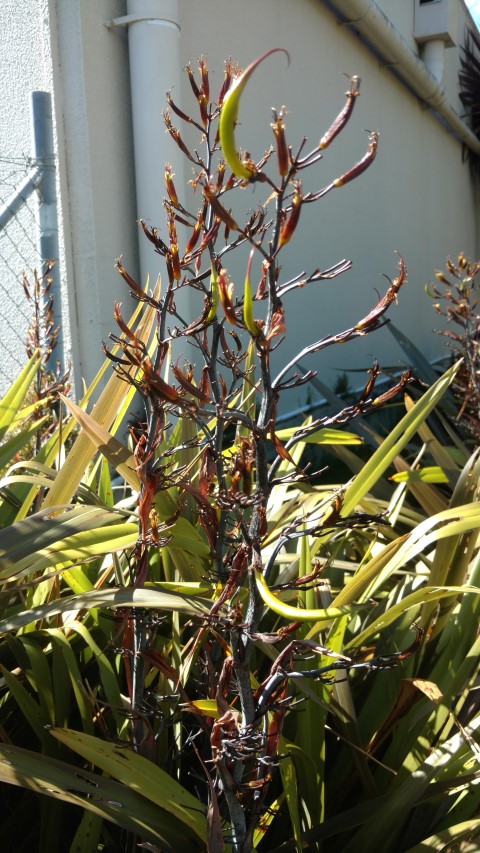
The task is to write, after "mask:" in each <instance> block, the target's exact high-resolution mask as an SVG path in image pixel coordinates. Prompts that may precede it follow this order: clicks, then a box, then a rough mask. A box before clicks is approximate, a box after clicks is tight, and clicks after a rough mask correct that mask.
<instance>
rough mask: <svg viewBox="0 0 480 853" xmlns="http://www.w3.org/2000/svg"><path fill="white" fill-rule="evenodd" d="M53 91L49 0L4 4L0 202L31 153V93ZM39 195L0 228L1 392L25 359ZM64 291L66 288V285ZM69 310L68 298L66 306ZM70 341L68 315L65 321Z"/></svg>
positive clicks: (0, 16)
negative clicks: (27, 285)
mask: <svg viewBox="0 0 480 853" xmlns="http://www.w3.org/2000/svg"><path fill="white" fill-rule="evenodd" d="M33 91H46V92H52V91H53V76H52V63H51V53H50V38H49V15H48V3H47V0H4V2H2V3H1V4H0V205H3V204H5V203H6V202H7V201H8V199H9V198H10V196H11V195H12V194H14V192H15V189H16V188H17V187H18V185H19V184H20V182H21V181H22V179H23V178H24V177H25V174H26V172H27V171H28V169H29V165H30V162H29V161H30V158H31V156H32V150H33V149H32V141H31V122H30V94H31V92H33ZM36 211H37V202H36V198H35V195H34V196H32V197H31V198H30V199H29V201H28V203H27V204H26V205H24V206H23V207H22V208H21V210H19V212H18V213H17V214H16V215H15V217H14V218H13V219H12V220H11V222H10V223H9V224H8V226H7V228H6V229H5V230H4V231H2V232H0V339H1V341H2V359H1V360H0V396H1V395H3V393H5V391H6V390H7V388H8V387H9V384H10V382H11V381H12V379H13V378H14V376H16V374H17V373H18V371H19V370H20V368H21V367H22V366H23V364H24V363H25V360H26V355H25V348H24V341H25V337H26V332H27V328H28V326H29V323H30V318H31V311H30V307H29V305H28V303H27V301H26V300H25V298H24V296H23V290H22V286H21V279H22V273H23V272H24V271H25V272H26V274H27V276H28V278H29V280H30V281H32V278H33V269H34V268H35V267H37V268H38V266H39V260H40V259H39V258H38V257H37V248H36V241H37V234H36V222H35V218H36ZM64 290H65V288H64ZM64 308H66V302H65V304H64ZM66 327H67V328H66V332H67V334H66V337H67V343H68V316H67V320H66Z"/></svg>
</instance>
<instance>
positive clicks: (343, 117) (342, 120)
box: [318, 75, 360, 150]
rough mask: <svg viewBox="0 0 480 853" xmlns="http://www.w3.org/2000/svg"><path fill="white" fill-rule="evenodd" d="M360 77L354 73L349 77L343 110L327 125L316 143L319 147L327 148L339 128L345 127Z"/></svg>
mask: <svg viewBox="0 0 480 853" xmlns="http://www.w3.org/2000/svg"><path fill="white" fill-rule="evenodd" d="M359 89H360V77H357V75H354V76H353V77H352V78H351V79H350V89H349V90H348V92H346V93H345V94H346V96H347V101H346V104H345V106H344V108H343V110H342V111H341V112H340V113H339V114H338V116H337V118H336V119H335V121H334V122H333V124H332V125H331V126H330V127H329V129H328V130H327V132H326V133H325V134H324V135H323V136H322V138H321V140H320V142H319V143H318V147H319V148H320V149H322V150H323V149H324V148H327V147H328V146H329V145H330V143H331V142H333V140H334V139H335V137H336V136H338V134H339V133H340V131H341V130H343V128H344V127H345V125H346V123H347V121H348V120H349V118H350V116H351V115H352V112H353V108H354V106H355V101H356V99H357V97H358V95H359V94H360V91H359Z"/></svg>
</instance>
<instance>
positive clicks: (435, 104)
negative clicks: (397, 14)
mask: <svg viewBox="0 0 480 853" xmlns="http://www.w3.org/2000/svg"><path fill="white" fill-rule="evenodd" d="M324 2H326V4H327V5H329V6H330V7H332V8H334V9H335V10H336V11H337V12H338V13H339V14H340V15H341V16H342V18H343V19H344V20H345V21H346V22H347V23H348V24H352V26H354V27H355V29H356V30H358V32H359V33H360V35H361V36H362V37H363V38H364V39H365V41H367V42H368V43H369V44H370V45H371V46H372V47H373V49H374V50H375V52H376V53H378V54H379V55H380V56H382V58H383V59H385V62H386V63H388V65H389V66H390V67H392V68H393V69H394V71H395V73H396V74H398V76H399V77H400V78H401V79H403V80H404V81H405V82H406V83H407V84H408V86H409V87H410V88H411V89H412V90H413V91H414V92H415V94H416V95H418V97H419V98H421V99H422V100H423V101H425V102H426V103H427V104H429V106H431V107H432V109H434V110H436V111H437V112H438V113H439V115H441V116H442V118H443V119H445V121H446V122H447V123H448V124H449V125H450V127H451V129H452V130H453V131H454V132H455V133H456V134H457V136H458V137H459V138H460V139H461V141H462V142H464V143H465V144H466V145H467V146H468V147H469V148H471V150H472V151H474V152H475V153H476V154H480V140H479V139H478V138H477V137H476V136H475V134H474V133H473V132H472V131H471V130H470V128H469V127H468V126H467V125H466V124H465V122H464V121H462V119H461V118H460V116H459V115H458V114H457V113H456V112H455V110H454V109H453V107H451V105H450V104H449V103H448V101H447V98H446V95H445V89H444V88H443V86H441V85H440V84H439V82H438V81H437V80H436V79H435V77H434V76H433V74H432V73H431V72H430V71H429V70H428V68H426V66H425V63H424V62H422V60H421V59H419V57H418V56H417V55H416V54H415V53H414V52H413V50H412V49H411V48H410V46H409V44H408V43H407V41H406V40H405V39H404V38H403V36H402V35H401V33H399V31H398V30H397V29H396V28H395V27H394V26H393V24H392V23H391V22H390V21H389V20H388V18H387V17H386V16H385V15H384V13H383V12H382V11H381V9H379V7H378V6H377V4H376V3H375V2H374V0H324Z"/></svg>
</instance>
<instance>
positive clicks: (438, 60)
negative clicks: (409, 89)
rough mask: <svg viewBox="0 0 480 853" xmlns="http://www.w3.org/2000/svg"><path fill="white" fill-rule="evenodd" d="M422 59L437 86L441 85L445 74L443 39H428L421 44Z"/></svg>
mask: <svg viewBox="0 0 480 853" xmlns="http://www.w3.org/2000/svg"><path fill="white" fill-rule="evenodd" d="M422 59H423V61H424V63H425V65H426V67H427V68H428V70H429V71H430V74H433V76H434V77H435V80H438V83H439V85H440V86H441V85H442V84H443V77H444V73H445V42H444V40H443V39H429V41H426V42H425V43H424V44H423V47H422Z"/></svg>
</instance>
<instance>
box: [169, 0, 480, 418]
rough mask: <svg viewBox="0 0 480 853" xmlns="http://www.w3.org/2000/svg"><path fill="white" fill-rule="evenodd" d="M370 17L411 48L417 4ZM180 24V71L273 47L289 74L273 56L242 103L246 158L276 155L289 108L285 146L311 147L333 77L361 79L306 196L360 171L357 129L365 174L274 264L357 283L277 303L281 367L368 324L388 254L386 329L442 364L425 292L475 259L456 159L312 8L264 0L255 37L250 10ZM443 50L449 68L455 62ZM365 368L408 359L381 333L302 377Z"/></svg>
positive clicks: (384, 72) (217, 7)
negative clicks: (275, 137)
mask: <svg viewBox="0 0 480 853" xmlns="http://www.w3.org/2000/svg"><path fill="white" fill-rule="evenodd" d="M379 5H380V6H381V7H382V8H383V7H385V11H386V13H388V9H389V7H393V6H395V7H398V6H399V5H400V6H402V9H403V12H402V15H401V16H400V15H397V22H398V23H399V24H401V25H402V26H404V27H405V28H406V37H407V40H409V41H410V43H411V44H412V45H413V44H414V42H413V39H412V38H411V30H412V29H413V2H411V3H402V4H398V3H397V4H395V3H392V2H390V3H387V2H385V3H380V4H379ZM300 7H301V13H300ZM408 8H409V16H408V15H407V12H406V9H408ZM462 9H463V4H459V6H458V13H459V23H458V28H459V32H462V31H463V27H462V25H461V21H460V17H461V13H462ZM181 11H182V13H184V14H182V17H181V26H182V38H181V46H182V61H184V62H185V63H186V62H187V61H188V60H189V59H192V60H194V58H195V57H196V56H197V55H198V54H199V53H200V52H202V53H205V54H207V55H208V61H209V66H210V67H211V69H212V72H213V71H216V73H217V74H218V73H219V71H220V69H221V68H222V60H223V58H224V57H225V56H226V55H232V56H233V57H235V58H236V59H238V61H239V63H240V64H241V65H242V66H245V65H246V64H247V63H248V62H249V61H250V60H251V59H252V58H253V57H255V56H258V55H260V54H261V53H263V52H264V51H265V50H267V49H269V48H271V47H275V46H284V47H286V48H287V49H288V51H289V53H290V59H291V62H290V65H289V66H287V63H286V61H285V60H284V58H283V56H281V55H280V54H278V55H274V56H272V57H270V58H269V59H268V60H267V61H266V62H265V64H264V65H263V66H262V67H261V68H260V69H259V70H258V72H256V76H255V78H253V79H252V82H251V83H250V84H249V88H247V89H246V91H245V94H244V96H243V100H242V112H241V116H240V119H241V126H240V128H239V131H238V140H239V142H240V144H241V145H242V147H243V148H246V149H248V150H249V151H250V152H251V153H252V154H253V155H254V156H255V155H258V154H261V152H262V150H263V149H264V148H266V147H267V146H268V145H269V144H270V142H271V137H270V128H269V121H270V115H269V110H270V107H271V106H272V105H275V106H277V107H280V106H281V105H282V104H285V105H286V106H287V109H288V122H287V132H288V139H289V141H291V144H292V145H294V146H295V144H296V142H297V141H298V140H299V139H300V137H301V136H302V135H303V134H304V133H305V134H306V135H307V136H308V137H309V138H310V139H311V140H312V142H316V141H317V140H318V138H319V137H320V136H321V135H322V133H323V132H324V131H325V129H326V128H327V127H328V124H329V122H330V121H331V119H332V118H333V117H334V116H335V115H336V113H337V111H338V109H339V107H340V106H341V105H342V104H343V93H344V91H345V78H344V77H342V72H346V73H347V74H353V73H356V74H359V75H360V77H361V78H362V89H361V92H362V93H361V97H360V98H359V102H358V104H357V105H356V108H355V112H354V115H353V118H352V120H351V121H350V123H349V124H348V127H347V128H346V129H345V130H344V131H343V133H342V135H341V136H340V137H339V138H338V142H336V143H335V144H334V145H333V146H332V148H331V149H328V151H326V152H325V157H324V159H323V161H322V162H321V163H320V164H319V165H318V166H317V167H315V169H314V170H312V175H311V176H310V177H309V178H308V181H306V182H305V184H306V186H307V187H308V188H310V187H311V188H312V189H313V188H320V187H321V186H323V185H325V184H327V183H328V182H329V181H330V180H332V178H334V177H336V176H337V175H338V174H339V173H341V171H343V170H344V169H346V168H348V167H349V166H350V165H351V164H353V163H354V162H356V161H357V160H358V159H359V158H360V157H361V156H362V154H363V152H364V150H365V148H366V143H367V138H366V134H365V133H364V128H369V129H377V130H379V131H380V134H381V136H380V145H379V153H378V155H377V159H376V161H375V163H374V164H373V166H372V167H371V168H370V169H369V170H368V171H367V172H366V173H365V174H364V175H363V176H361V177H360V178H359V179H358V181H356V182H354V183H352V184H349V185H348V186H346V187H344V188H342V189H341V190H339V191H335V192H333V193H330V194H329V195H327V196H326V197H325V199H323V200H322V201H321V202H319V204H318V205H316V206H314V205H312V206H310V207H309V208H308V209H306V210H305V211H304V212H302V218H301V229H300V233H299V234H296V235H295V239H294V241H292V244H291V245H290V246H289V247H288V249H289V250H290V251H289V252H286V253H285V256H283V255H282V264H283V268H282V273H283V274H284V276H285V279H288V278H289V277H290V275H291V274H293V273H294V272H296V271H297V270H298V267H299V265H300V268H304V269H307V270H309V269H310V270H311V269H314V268H315V267H316V266H317V265H318V266H320V267H321V268H322V267H323V268H324V267H327V266H330V265H331V264H332V263H334V262H335V261H336V260H339V259H340V258H343V257H347V258H349V259H351V260H352V262H353V269H352V270H351V271H350V272H349V273H347V274H346V275H345V276H343V277H341V278H339V279H337V280H335V281H334V282H331V283H323V284H320V283H319V284H316V285H311V286H310V287H309V288H305V290H304V291H302V292H300V293H295V295H292V296H291V298H290V300H289V299H288V297H287V298H286V299H285V308H286V310H287V312H288V313H287V318H288V319H287V338H286V341H285V344H284V345H283V346H282V350H281V358H282V360H283V359H285V360H287V359H289V358H292V357H293V356H294V355H295V352H296V350H297V349H298V347H299V345H301V346H304V345H305V344H306V343H307V342H310V341H313V340H316V339H318V338H320V337H322V336H323V335H325V334H328V333H334V332H338V331H340V330H341V329H342V328H345V327H348V326H349V325H352V324H353V323H355V322H356V321H357V320H358V319H360V318H361V317H363V316H364V315H365V314H366V313H368V311H369V310H370V308H371V307H373V305H374V304H375V303H376V300H377V291H381V292H383V291H384V289H385V287H386V282H385V280H384V279H382V278H381V277H380V276H381V274H382V273H386V274H388V275H390V276H391V277H393V276H394V275H395V270H396V256H395V254H394V252H395V250H397V251H399V252H401V254H402V255H403V257H404V258H405V262H406V265H407V269H408V284H407V285H406V287H405V289H404V292H403V293H402V295H401V297H400V299H399V304H398V307H395V306H394V307H393V308H392V310H391V312H390V315H389V316H390V317H391V319H392V321H393V322H394V323H395V324H396V325H397V326H399V327H400V328H401V329H402V331H404V332H405V333H406V334H408V335H409V336H411V338H412V339H413V340H414V342H415V343H416V344H417V346H419V347H420V348H421V350H422V351H423V352H424V354H425V356H426V357H427V358H429V359H433V358H434V357H435V356H436V355H438V354H439V353H441V352H444V344H443V340H442V339H441V338H439V336H435V335H433V334H432V332H431V330H432V328H433V327H434V326H436V325H437V319H436V317H435V315H434V313H433V310H432V307H431V301H430V299H429V298H428V296H427V295H426V294H425V283H426V282H427V281H428V280H431V279H432V277H433V275H434V271H435V269H438V268H442V267H443V265H444V261H445V257H446V255H448V254H450V255H452V256H455V255H456V254H457V253H458V252H459V251H465V253H466V254H467V255H469V256H470V257H476V256H477V253H478V244H477V229H478V204H477V201H476V196H475V193H474V187H473V182H472V176H471V173H470V169H469V166H468V164H467V163H466V162H464V160H463V157H462V145H461V144H460V143H459V142H457V140H456V139H455V138H454V137H453V136H452V135H451V134H450V133H449V132H448V131H447V130H446V129H445V128H444V127H443V126H442V125H441V124H440V123H439V121H438V120H437V119H436V117H435V116H434V115H433V114H432V113H431V111H429V110H428V109H425V106H424V104H423V103H421V102H420V101H419V100H418V98H416V97H415V96H414V95H413V94H412V93H411V92H410V91H409V90H408V89H407V88H406V87H405V86H404V85H403V84H402V83H401V82H399V81H398V80H397V79H396V78H395V77H394V75H393V74H392V73H391V71H390V70H389V69H388V68H387V67H385V64H382V63H380V62H379V60H378V58H377V57H376V56H374V55H373V54H372V53H371V52H370V51H369V50H367V49H366V47H365V46H364V44H363V43H362V42H361V41H360V40H359V38H358V37H357V35H356V33H355V31H354V30H353V28H351V27H347V26H339V25H338V23H337V19H336V17H335V16H334V15H333V13H332V11H331V10H330V9H329V8H327V7H326V5H325V4H324V3H323V2H320V0H304V2H301V3H299V2H297V3H295V4H292V3H290V2H288V0H264V2H262V20H263V24H262V26H255V4H253V3H251V4H246V3H243V4H238V3H236V2H234V0H226V2H220V0H206V1H205V2H203V3H202V4H201V5H194V6H193V7H190V8H189V10H188V13H187V10H186V9H185V7H184V6H182V4H181ZM211 20H215V21H217V25H216V27H215V28H212V27H211V26H209V25H208V22H209V21H211ZM221 22H224V23H223V24H222V23H221ZM247 33H248V35H247ZM451 50H452V55H453V53H454V52H455V51H457V50H458V48H452V49H451ZM447 55H449V51H447ZM454 74H456V69H453V70H452V68H451V67H449V68H448V76H449V79H448V86H449V87H451V88H453V86H454V83H455V79H456V77H455V76H454ZM182 95H183V98H184V106H186V105H187V104H188V103H191V102H192V101H191V96H190V95H189V92H188V90H187V86H186V87H185V88H184V90H183V92H182ZM256 139H258V142H256V143H255V142H254V141H253V140H256ZM245 193H246V195H247V196H248V197H249V204H250V205H251V206H254V205H255V204H256V202H257V201H258V200H259V196H260V197H261V190H260V189H259V188H258V187H254V188H253V189H250V188H248V189H246V190H245ZM239 274H240V273H239ZM373 356H376V357H377V358H378V359H379V360H380V361H381V363H383V364H389V365H395V366H401V365H403V364H404V363H405V356H404V354H403V352H402V351H401V350H399V348H397V346H396V344H395V343H394V342H393V340H392V338H391V335H390V333H389V331H388V330H387V329H385V330H382V331H380V332H378V333H376V334H375V335H373V336H369V337H367V338H365V339H363V340H359V341H356V342H353V343H351V344H349V345H347V346H337V347H335V348H332V349H331V350H330V351H328V352H326V353H325V354H324V355H322V356H315V357H312V358H311V359H310V361H309V363H308V366H309V367H316V368H317V369H318V370H319V375H321V376H322V377H323V378H324V379H325V380H326V381H327V382H328V383H329V384H334V383H335V380H336V377H337V376H338V370H347V369H348V368H351V367H356V368H359V367H368V366H369V364H370V363H371V360H372V357H373ZM352 382H353V383H355V377H352ZM299 393H300V392H298V396H299ZM296 394H297V392H293V393H292V401H291V402H292V406H293V405H295V404H296V403H297V402H300V401H299V400H298V401H297V400H296V399H295V395H296Z"/></svg>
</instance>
